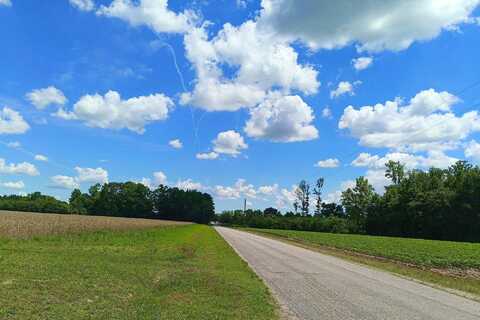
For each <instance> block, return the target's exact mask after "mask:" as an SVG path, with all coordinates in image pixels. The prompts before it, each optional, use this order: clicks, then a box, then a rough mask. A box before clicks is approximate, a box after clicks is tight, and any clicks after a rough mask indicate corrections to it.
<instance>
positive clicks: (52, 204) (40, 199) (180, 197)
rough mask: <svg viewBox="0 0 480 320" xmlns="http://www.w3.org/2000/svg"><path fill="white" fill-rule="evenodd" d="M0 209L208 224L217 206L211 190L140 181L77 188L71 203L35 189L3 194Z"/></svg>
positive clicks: (72, 195)
mask: <svg viewBox="0 0 480 320" xmlns="http://www.w3.org/2000/svg"><path fill="white" fill-rule="evenodd" d="M0 209H1V210H12V211H28V212H45V213H72V214H84V215H102V216H115V217H131V218H150V219H169V220H181V221H193V222H197V223H208V222H210V221H211V220H212V219H214V218H215V207H214V203H213V199H212V197H211V196H210V195H209V194H208V193H202V192H198V191H195V190H181V189H178V188H169V187H167V186H163V185H160V186H159V187H158V188H157V189H155V190H150V189H149V188H147V187H146V186H144V185H143V184H141V183H134V182H125V183H115V182H112V183H105V184H103V185H100V184H96V185H94V186H92V187H90V189H89V190H88V193H82V192H81V191H80V190H79V189H75V190H74V191H73V192H72V194H71V196H70V199H69V202H65V201H60V200H58V199H56V198H54V197H51V196H47V195H42V194H41V193H40V192H35V193H32V194H29V195H27V196H18V195H10V196H1V197H0Z"/></svg>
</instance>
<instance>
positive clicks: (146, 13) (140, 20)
mask: <svg viewBox="0 0 480 320" xmlns="http://www.w3.org/2000/svg"><path fill="white" fill-rule="evenodd" d="M81 2H83V1H81ZM97 14H98V15H102V16H107V17H113V18H119V19H122V20H125V21H127V22H128V23H129V24H130V25H132V26H141V25H145V26H147V27H149V28H151V29H152V30H154V31H155V32H158V33H162V32H168V33H183V32H186V31H188V30H189V29H190V28H191V27H192V23H194V21H195V20H196V15H195V13H194V12H193V11H190V10H186V11H184V12H180V13H176V12H173V11H171V10H170V9H169V8H168V0H139V1H135V2H134V1H131V0H113V1H112V2H111V3H110V5H109V6H103V5H102V6H101V7H100V8H99V9H98V10H97Z"/></svg>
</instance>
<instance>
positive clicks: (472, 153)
mask: <svg viewBox="0 0 480 320" xmlns="http://www.w3.org/2000/svg"><path fill="white" fill-rule="evenodd" d="M465 157H467V158H471V159H474V160H475V161H477V162H480V143H478V142H477V141H475V140H472V141H470V142H469V143H468V144H467V146H466V148H465Z"/></svg>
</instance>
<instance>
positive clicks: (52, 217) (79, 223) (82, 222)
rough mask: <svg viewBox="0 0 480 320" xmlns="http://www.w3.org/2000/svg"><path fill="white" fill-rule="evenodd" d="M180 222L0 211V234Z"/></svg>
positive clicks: (55, 232) (18, 235)
mask: <svg viewBox="0 0 480 320" xmlns="http://www.w3.org/2000/svg"><path fill="white" fill-rule="evenodd" d="M182 224H189V223H188V222H177V221H166V220H153V219H135V218H118V217H104V216H82V215H74V214H50V213H30V212H15V211H1V210H0V237H8V238H31V237H34V236H39V235H58V234H70V233H81V232H85V231H97V230H132V229H146V228H153V227H159V226H171V225H182Z"/></svg>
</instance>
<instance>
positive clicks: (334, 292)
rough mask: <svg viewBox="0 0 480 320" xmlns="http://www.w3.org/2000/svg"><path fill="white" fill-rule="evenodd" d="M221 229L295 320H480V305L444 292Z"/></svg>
mask: <svg viewBox="0 0 480 320" xmlns="http://www.w3.org/2000/svg"><path fill="white" fill-rule="evenodd" d="M216 229H217V231H218V232H219V233H220V234H221V235H222V236H223V237H224V238H225V240H227V242H228V243H229V244H230V245H231V246H232V247H233V248H234V249H235V250H236V251H237V252H238V253H239V254H240V256H242V258H243V259H245V260H246V261H247V262H248V264H249V265H250V266H251V267H252V269H253V270H254V271H255V272H256V273H257V274H258V275H259V276H260V277H261V278H263V279H264V280H265V282H266V283H267V285H268V286H269V287H270V288H271V289H272V291H273V293H274V295H275V296H276V297H277V299H278V300H279V302H280V304H281V305H282V306H283V307H284V308H286V309H288V311H289V313H290V317H291V318H293V319H296V318H298V319H329V320H346V319H352V320H373V319H375V320H377V319H385V320H387V319H388V320H397V319H402V320H404V319H405V320H406V319H408V320H414V319H419V320H420V319H422V320H430V319H432V320H433V319H435V320H473V319H477V320H478V319H480V303H477V302H474V301H471V300H468V299H465V298H461V297H459V296H456V295H453V294H450V293H447V292H444V291H442V290H437V289H433V288H431V287H428V286H424V285H421V284H418V283H416V282H412V281H408V280H405V279H403V278H400V277H396V276H393V275H391V274H389V273H386V272H381V271H377V270H373V269H370V268H367V267H363V266H360V265H358V264H355V263H350V262H347V261H344V260H342V259H338V258H335V257H331V256H328V255H324V254H321V253H318V252H314V251H310V250H306V249H303V248H300V247H296V246H293V245H289V244H285V243H283V242H280V241H276V240H272V239H268V238H264V237H260V236H257V235H253V234H250V233H247V232H242V231H238V230H233V229H229V228H223V227H216Z"/></svg>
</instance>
